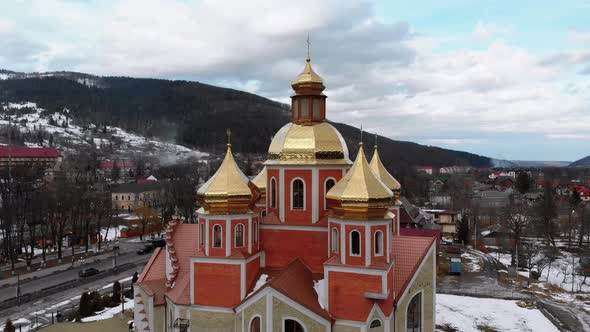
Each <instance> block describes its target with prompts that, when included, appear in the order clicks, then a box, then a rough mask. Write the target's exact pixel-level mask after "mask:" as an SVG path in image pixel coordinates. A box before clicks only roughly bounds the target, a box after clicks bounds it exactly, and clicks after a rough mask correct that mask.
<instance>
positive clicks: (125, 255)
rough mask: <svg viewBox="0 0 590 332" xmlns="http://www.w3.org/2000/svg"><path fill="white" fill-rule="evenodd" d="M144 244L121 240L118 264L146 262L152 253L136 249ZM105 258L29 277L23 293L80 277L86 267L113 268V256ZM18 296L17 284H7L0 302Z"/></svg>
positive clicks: (1, 294) (1, 289)
mask: <svg viewBox="0 0 590 332" xmlns="http://www.w3.org/2000/svg"><path fill="white" fill-rule="evenodd" d="M141 246H143V243H140V242H135V241H132V240H125V241H121V242H120V247H121V250H120V251H121V253H122V254H121V255H119V257H117V265H122V264H125V263H136V264H137V263H143V264H145V263H146V262H147V261H148V259H149V257H150V255H143V256H138V255H137V254H136V253H135V251H136V250H137V249H138V248H140V247H141ZM102 258H103V259H102V260H100V261H96V262H91V263H88V264H83V262H82V264H80V265H76V267H74V268H72V269H68V270H65V271H60V272H55V273H53V274H50V275H47V276H43V277H40V278H38V279H29V280H27V281H25V282H21V284H20V287H21V294H27V293H33V292H37V291H40V290H42V289H44V288H48V287H52V286H55V285H58V284H61V283H63V282H66V281H69V280H76V279H78V272H79V271H80V270H81V269H83V268H86V267H90V266H92V267H94V268H97V269H99V270H101V271H105V270H110V269H112V268H113V258H112V256H111V255H110V254H109V255H104V256H103V257H102ZM15 296H16V284H13V285H12V286H7V287H3V288H0V302H2V301H5V300H7V299H10V298H13V297H15Z"/></svg>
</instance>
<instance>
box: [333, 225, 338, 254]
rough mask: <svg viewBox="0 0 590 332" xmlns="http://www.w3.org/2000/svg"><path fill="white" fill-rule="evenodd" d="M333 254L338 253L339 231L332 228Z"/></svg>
mask: <svg viewBox="0 0 590 332" xmlns="http://www.w3.org/2000/svg"><path fill="white" fill-rule="evenodd" d="M332 252H336V253H337V252H338V230H337V229H336V228H332Z"/></svg>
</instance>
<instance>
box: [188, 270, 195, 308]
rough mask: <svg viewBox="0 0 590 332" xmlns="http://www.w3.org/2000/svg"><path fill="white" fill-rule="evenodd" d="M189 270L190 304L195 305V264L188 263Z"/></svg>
mask: <svg viewBox="0 0 590 332" xmlns="http://www.w3.org/2000/svg"><path fill="white" fill-rule="evenodd" d="M189 270H190V274H191V275H190V276H189V277H190V292H191V293H190V294H189V296H190V304H191V305H192V304H195V264H194V263H193V262H192V260H191V262H190V266H189Z"/></svg>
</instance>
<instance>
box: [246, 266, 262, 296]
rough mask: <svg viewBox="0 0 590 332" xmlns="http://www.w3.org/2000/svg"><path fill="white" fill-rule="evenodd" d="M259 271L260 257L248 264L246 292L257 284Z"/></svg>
mask: <svg viewBox="0 0 590 332" xmlns="http://www.w3.org/2000/svg"><path fill="white" fill-rule="evenodd" d="M258 272H260V257H258V258H256V259H254V260H252V261H250V262H249V263H247V264H246V294H248V290H249V289H252V287H254V285H255V284H256V278H257V277H258Z"/></svg>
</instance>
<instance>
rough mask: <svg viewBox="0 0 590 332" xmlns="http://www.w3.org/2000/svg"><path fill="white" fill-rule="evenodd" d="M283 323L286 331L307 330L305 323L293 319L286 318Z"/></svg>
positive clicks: (298, 331)
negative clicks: (304, 326)
mask: <svg viewBox="0 0 590 332" xmlns="http://www.w3.org/2000/svg"><path fill="white" fill-rule="evenodd" d="M283 325H284V326H283V331H285V332H305V329H304V328H303V325H301V324H300V323H299V322H298V321H296V320H293V319H285V320H284V322H283Z"/></svg>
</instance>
